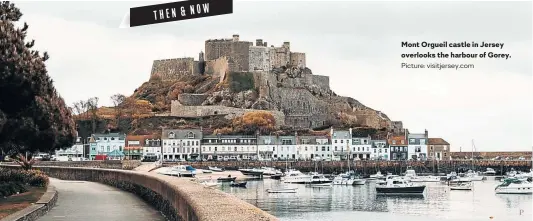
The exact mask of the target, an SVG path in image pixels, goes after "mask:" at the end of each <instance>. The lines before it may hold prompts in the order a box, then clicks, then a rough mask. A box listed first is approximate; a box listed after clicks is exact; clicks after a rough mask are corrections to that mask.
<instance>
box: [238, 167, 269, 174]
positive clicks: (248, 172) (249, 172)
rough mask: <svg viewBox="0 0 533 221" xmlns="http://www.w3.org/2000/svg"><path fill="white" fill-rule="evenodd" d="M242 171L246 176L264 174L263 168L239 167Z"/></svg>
mask: <svg viewBox="0 0 533 221" xmlns="http://www.w3.org/2000/svg"><path fill="white" fill-rule="evenodd" d="M239 171H241V173H242V175H245V176H263V173H264V172H263V170H261V169H255V168H254V169H239Z"/></svg>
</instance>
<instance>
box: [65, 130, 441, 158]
mask: <svg viewBox="0 0 533 221" xmlns="http://www.w3.org/2000/svg"><path fill="white" fill-rule="evenodd" d="M81 140H82V138H78V141H81ZM86 140H87V142H86V144H85V145H84V144H82V142H79V144H76V145H74V146H73V147H72V148H68V149H66V150H59V151H57V152H56V157H65V156H68V157H69V158H70V157H86V158H88V159H90V160H95V159H123V158H128V159H145V158H152V159H160V158H163V160H166V161H181V160H201V159H205V160H214V159H216V160H346V159H348V158H349V159H354V160H356V159H360V160H365V159H371V160H448V159H450V144H449V143H448V142H446V141H445V140H444V139H442V138H429V137H428V132H427V130H426V131H425V132H424V133H409V132H405V133H404V134H403V135H394V136H393V135H391V136H388V137H387V139H382V140H376V139H372V138H371V137H355V136H353V133H352V129H349V130H336V129H330V131H329V134H327V135H323V136H300V135H298V134H295V135H293V136H270V135H256V136H255V135H251V136H250V135H220V134H219V135H205V134H203V132H202V130H201V129H163V130H162V133H161V134H160V135H126V134H120V133H108V134H93V135H91V136H90V137H88V138H86Z"/></svg>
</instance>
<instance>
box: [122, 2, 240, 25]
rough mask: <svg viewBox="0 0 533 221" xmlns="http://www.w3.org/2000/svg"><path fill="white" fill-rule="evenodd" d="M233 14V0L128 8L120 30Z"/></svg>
mask: <svg viewBox="0 0 533 221" xmlns="http://www.w3.org/2000/svg"><path fill="white" fill-rule="evenodd" d="M232 13H233V0H191V1H181V2H172V3H165V4H158V5H149V6H142V7H136V8H130V11H129V12H127V13H126V15H125V16H124V19H123V20H122V23H121V25H120V27H121V28H127V27H137V26H143V25H152V24H159V23H165V22H173V21H181V20H188V19H193V18H203V17H211V16H217V15H224V14H232Z"/></svg>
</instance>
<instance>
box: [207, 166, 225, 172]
mask: <svg viewBox="0 0 533 221" xmlns="http://www.w3.org/2000/svg"><path fill="white" fill-rule="evenodd" d="M208 168H209V170H211V171H213V172H222V171H224V169H223V168H218V167H208Z"/></svg>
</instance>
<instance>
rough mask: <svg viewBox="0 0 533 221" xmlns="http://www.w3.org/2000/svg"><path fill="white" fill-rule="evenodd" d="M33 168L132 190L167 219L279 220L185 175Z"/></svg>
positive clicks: (220, 220)
mask: <svg viewBox="0 0 533 221" xmlns="http://www.w3.org/2000/svg"><path fill="white" fill-rule="evenodd" d="M5 167H15V166H5ZM18 168H20V167H18ZM34 169H37V170H41V171H43V172H45V173H46V174H48V175H49V176H50V177H54V178H58V179H62V180H83V181H91V182H99V183H103V184H107V185H110V186H114V187H117V188H119V189H122V190H125V191H129V192H132V193H134V194H137V195H138V196H139V197H141V198H143V200H145V201H147V202H148V203H149V204H151V205H152V206H154V207H155V208H157V209H158V210H160V211H161V212H162V213H163V214H164V215H165V217H166V218H167V220H186V221H247V220H259V221H260V220H265V221H266V220H278V219H277V218H276V217H274V216H272V215H270V214H268V213H266V212H264V211H262V210H260V209H258V208H257V207H255V206H253V205H251V204H249V203H246V202H244V201H242V200H240V199H238V198H236V197H235V196H232V195H229V194H227V193H224V192H222V191H219V190H216V189H211V188H205V187H204V186H202V185H199V184H197V183H194V182H191V181H190V180H189V179H185V178H176V177H169V176H164V175H159V174H154V173H148V172H134V171H126V170H111V169H97V168H79V167H52V166H50V167H46V166H36V167H34ZM59 201H61V197H59Z"/></svg>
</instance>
